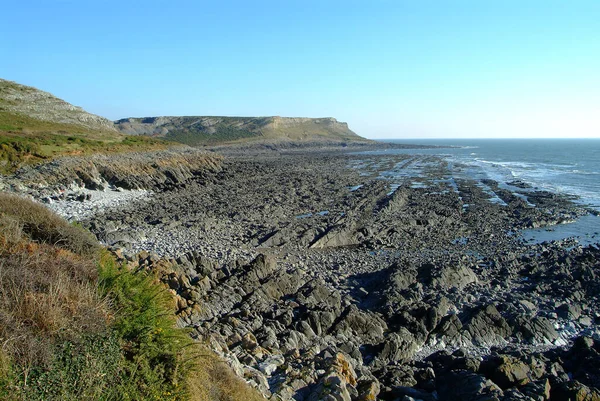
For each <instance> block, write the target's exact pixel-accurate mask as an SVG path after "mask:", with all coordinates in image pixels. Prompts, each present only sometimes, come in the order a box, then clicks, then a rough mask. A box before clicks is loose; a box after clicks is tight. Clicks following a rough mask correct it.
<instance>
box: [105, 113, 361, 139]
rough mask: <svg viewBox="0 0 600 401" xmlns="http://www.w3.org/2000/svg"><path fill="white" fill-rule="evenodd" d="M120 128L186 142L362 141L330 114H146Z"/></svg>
mask: <svg viewBox="0 0 600 401" xmlns="http://www.w3.org/2000/svg"><path fill="white" fill-rule="evenodd" d="M115 124H116V127H117V128H118V129H119V130H121V132H123V133H126V134H132V135H140V136H150V137H164V138H166V139H169V140H172V141H176V142H181V143H184V144H186V145H191V146H198V145H215V144H221V143H228V142H252V141H267V142H272V141H291V142H306V141H322V140H324V141H332V142H333V141H338V142H339V141H365V139H364V138H361V137H360V136H358V135H356V134H355V133H354V132H352V131H351V130H350V129H349V128H348V125H347V124H346V123H341V122H338V121H337V120H335V119H333V118H285V117H212V116H193V117H192V116H186V117H146V118H126V119H123V120H119V121H116V122H115Z"/></svg>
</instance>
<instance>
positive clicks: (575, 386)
mask: <svg viewBox="0 0 600 401" xmlns="http://www.w3.org/2000/svg"><path fill="white" fill-rule="evenodd" d="M551 396H552V401H600V392H599V391H598V390H595V389H590V388H589V387H587V386H586V385H584V384H582V383H579V382H577V381H572V382H567V383H560V384H559V385H557V386H552V389H551Z"/></svg>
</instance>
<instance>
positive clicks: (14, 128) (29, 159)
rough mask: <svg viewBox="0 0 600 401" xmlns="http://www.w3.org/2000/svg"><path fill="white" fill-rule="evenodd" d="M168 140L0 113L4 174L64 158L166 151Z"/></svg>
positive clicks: (1, 169) (0, 155)
mask: <svg viewBox="0 0 600 401" xmlns="http://www.w3.org/2000/svg"><path fill="white" fill-rule="evenodd" d="M169 145H170V144H169V143H168V142H166V141H164V140H161V139H156V138H148V137H141V136H132V135H122V134H119V133H117V132H113V131H100V130H92V129H88V128H85V127H82V126H78V125H74V124H62V123H56V122H49V121H42V120H37V119H35V118H31V117H28V116H25V115H21V114H15V113H12V112H6V111H1V110H0V173H11V172H14V171H15V170H16V169H17V168H19V167H21V166H22V165H24V164H35V163H38V162H42V161H47V160H50V159H52V158H54V157H57V156H64V155H88V154H92V153H115V152H126V151H139V150H152V149H164V148H166V147H168V146H169Z"/></svg>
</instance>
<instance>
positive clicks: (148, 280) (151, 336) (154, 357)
mask: <svg viewBox="0 0 600 401" xmlns="http://www.w3.org/2000/svg"><path fill="white" fill-rule="evenodd" d="M100 283H101V286H102V288H103V289H104V291H105V292H106V293H107V295H108V296H109V297H110V299H112V301H113V302H114V304H115V306H117V310H118V314H117V315H116V316H115V320H114V322H113V323H112V325H111V328H112V330H113V333H114V334H115V335H116V336H117V338H119V340H120V342H121V346H122V349H123V351H124V354H123V361H122V366H121V371H120V374H121V376H122V377H123V380H121V381H120V382H119V383H118V385H117V388H118V390H119V394H120V397H119V399H123V400H137V399H148V400H151V399H156V400H167V399H173V400H175V399H183V398H185V394H186V391H185V380H186V374H188V373H189V371H190V370H193V362H192V360H193V357H192V356H191V355H190V353H191V352H192V349H193V348H194V346H193V343H192V340H191V339H190V338H189V336H188V335H187V334H186V332H185V331H184V330H182V329H177V328H175V327H174V314H173V307H172V305H171V303H172V302H173V301H172V298H171V296H170V294H169V293H168V292H167V291H166V289H165V288H163V287H162V286H160V285H159V284H158V283H157V282H156V281H155V280H154V279H153V277H151V276H149V275H147V274H144V273H137V274H134V273H131V272H129V271H128V270H127V269H125V268H124V267H122V266H119V265H118V264H117V263H116V262H115V261H114V259H113V258H112V257H110V255H104V256H103V258H102V263H101V269H100ZM188 348H189V351H188Z"/></svg>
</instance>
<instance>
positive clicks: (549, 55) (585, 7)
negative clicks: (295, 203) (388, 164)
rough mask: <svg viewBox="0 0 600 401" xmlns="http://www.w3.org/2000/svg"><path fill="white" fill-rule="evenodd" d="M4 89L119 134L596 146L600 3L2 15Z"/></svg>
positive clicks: (10, 11)
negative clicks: (299, 133) (54, 99)
mask: <svg viewBox="0 0 600 401" xmlns="http://www.w3.org/2000/svg"><path fill="white" fill-rule="evenodd" d="M2 14H3V18H2V24H0V77H2V78H5V79H10V80H14V81H17V82H20V83H23V84H27V85H32V86H35V87H38V88H40V89H43V90H46V91H49V92H52V93H54V94H55V95H57V96H59V97H61V98H64V99H65V100H67V101H69V102H71V103H73V104H76V105H79V106H82V107H84V108H85V109H86V110H88V111H90V112H93V113H96V114H100V115H103V116H106V117H108V118H110V119H118V118H124V117H130V116H154V115H240V116H257V115H261V116H264V115H281V116H308V117H318V116H333V117H336V118H338V119H339V120H342V121H347V122H348V123H349V124H350V127H351V128H352V129H354V130H355V131H356V132H357V133H359V134H361V135H363V136H366V137H370V138H384V137H385V138H391V137H399V138H402V137H404V138H418V137H473V136H477V137H494V136H496V137H497V136H509V137H510V136H522V137H531V136H545V137H548V136H588V137H589V136H594V137H599V136H600V1H598V0H589V1H577V0H569V1H564V0H563V1H555V0H543V1H541V0H540V1H538V0H519V1H512V0H502V1H487V0H472V1H466V0H437V1H427V0H425V1H420V0H419V1H414V0H411V1H404V0H395V1H393V0H389V1H385V0H370V1H368V0H364V1H353V0H344V1H338V0H331V1H328V0H320V1H313V0H303V1H295V0H277V1H227V0H222V1H210V2H209V1H194V2H192V1H172V2H167V1H136V2H132V1H127V0H121V1H76V0H73V1H50V0H47V1H27V0H21V1H16V0H13V1H6V0H5V1H3V4H2Z"/></svg>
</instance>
